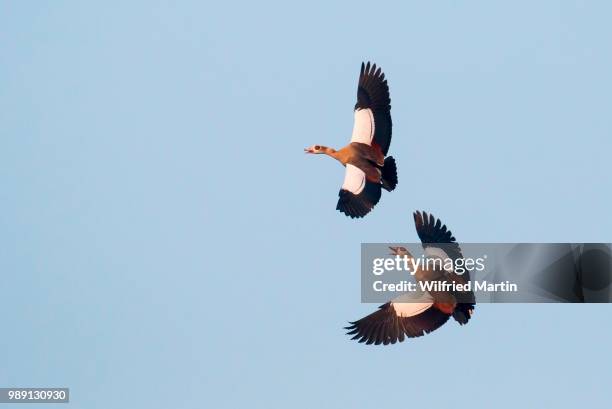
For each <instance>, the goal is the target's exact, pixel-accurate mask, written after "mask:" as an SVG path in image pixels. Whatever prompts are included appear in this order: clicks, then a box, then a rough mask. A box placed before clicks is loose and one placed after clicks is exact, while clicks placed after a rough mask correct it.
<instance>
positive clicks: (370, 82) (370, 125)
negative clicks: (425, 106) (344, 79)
mask: <svg viewBox="0 0 612 409" xmlns="http://www.w3.org/2000/svg"><path fill="white" fill-rule="evenodd" d="M391 128H392V122H391V98H390V97H389V86H388V85H387V80H386V79H385V74H383V72H382V71H381V69H380V68H377V67H376V64H373V65H370V63H368V64H367V65H366V64H361V71H360V74H359V84H358V87H357V103H356V104H355V111H354V124H353V133H352V135H351V142H350V143H349V144H348V145H346V146H345V147H344V148H342V149H340V150H335V149H332V148H328V147H326V146H322V145H313V146H311V147H309V148H306V149H304V151H305V152H306V153H314V154H326V155H328V156H331V157H332V158H334V159H336V160H338V161H339V162H340V163H342V164H343V165H344V166H345V168H346V171H345V178H344V183H343V184H342V188H341V189H340V192H339V193H338V196H339V199H338V204H337V206H336V209H337V210H339V211H341V212H342V213H344V214H346V215H347V216H349V217H351V218H355V217H363V216H365V215H366V214H368V213H369V212H370V211H371V210H372V209H373V208H374V206H375V205H376V204H377V203H378V201H379V200H380V197H381V189H385V190H387V191H389V192H391V191H392V190H394V189H395V187H396V185H397V168H396V165H395V159H393V157H391V156H388V157H387V152H388V151H389V145H390V144H391Z"/></svg>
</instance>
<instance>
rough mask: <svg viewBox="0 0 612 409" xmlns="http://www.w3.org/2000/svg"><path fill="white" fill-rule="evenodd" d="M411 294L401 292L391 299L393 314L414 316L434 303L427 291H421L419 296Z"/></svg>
mask: <svg viewBox="0 0 612 409" xmlns="http://www.w3.org/2000/svg"><path fill="white" fill-rule="evenodd" d="M414 297H415V296H414V295H413V294H409V293H406V294H402V295H400V296H399V297H396V298H394V299H393V301H391V305H393V309H394V310H395V315H397V316H398V317H414V316H415V315H419V314H421V313H423V312H425V311H427V310H428V309H429V308H430V307H431V306H432V305H433V303H434V300H433V297H432V296H431V295H430V294H429V293H427V292H426V293H422V294H421V295H420V296H419V298H414Z"/></svg>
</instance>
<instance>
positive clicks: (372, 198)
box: [336, 181, 381, 218]
mask: <svg viewBox="0 0 612 409" xmlns="http://www.w3.org/2000/svg"><path fill="white" fill-rule="evenodd" d="M380 195H381V185H380V184H379V183H372V182H369V181H366V184H365V187H364V188H363V190H362V191H361V193H359V194H358V195H356V194H354V193H352V192H349V191H348V190H345V189H340V192H339V193H338V196H339V198H338V205H337V206H336V210H339V211H341V212H342V213H344V214H346V215H347V216H350V217H351V218H355V217H363V216H365V215H366V214H368V213H369V212H370V211H371V210H372V209H373V208H374V206H375V205H376V204H377V203H378V201H379V200H380Z"/></svg>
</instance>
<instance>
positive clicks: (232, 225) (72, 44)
mask: <svg viewBox="0 0 612 409" xmlns="http://www.w3.org/2000/svg"><path fill="white" fill-rule="evenodd" d="M431 3H432V2H407V1H406V2H394V3H383V2H372V1H370V2H358V1H350V2H318V1H309V2H303V3H301V4H290V2H286V1H283V2H276V3H271V2H267V1H259V2H242V3H239V2H229V1H228V2H206V1H204V2H202V1H151V0H148V1H130V2H124V1H98V2H81V1H57V0H56V1H8V2H7V1H4V2H2V4H1V5H0V81H1V82H0V186H1V188H0V273H1V285H0V312H1V316H2V330H1V332H2V335H1V336H0V351H1V352H0V361H1V363H0V385H1V386H56V387H70V389H71V400H72V402H71V403H70V407H74V408H86V409H95V408H101V409H109V408H147V409H151V408H177V409H181V408H215V409H222V408H292V409H293V408H338V407H346V408H384V407H387V408H389V407H393V406H394V405H397V406H398V407H399V406H402V407H427V408H438V407H448V406H449V405H456V406H469V407H497V408H516V407H558V408H560V407H576V405H580V404H586V403H585V402H588V405H589V407H597V408H604V407H609V406H610V400H611V399H612V392H611V390H610V378H611V375H610V368H611V367H612V354H610V346H611V345H612V329H611V328H612V307H610V305H543V304H539V305H535V304H533V305H480V306H478V307H477V310H476V313H475V316H474V318H473V320H472V321H471V322H470V324H469V325H467V326H465V327H459V326H458V325H456V324H455V323H454V322H451V323H449V324H447V325H445V326H444V327H443V328H441V329H440V330H438V331H436V332H434V333H432V334H429V335H428V336H426V337H423V338H420V339H416V340H409V341H407V342H404V343H403V344H399V345H395V346H390V347H371V346H370V347H367V346H364V345H361V344H357V343H355V342H352V341H349V338H348V337H347V336H345V335H344V331H343V330H342V327H343V326H344V325H346V322H347V321H349V320H355V319H357V318H360V317H362V316H363V315H365V314H367V313H369V312H371V311H373V309H374V308H376V305H369V304H360V302H359V299H360V290H359V283H360V277H359V250H360V243H361V242H394V241H395V242H398V241H399V242H402V241H403V242H413V241H415V240H417V236H416V232H415V230H414V226H413V223H412V217H411V213H412V211H414V210H416V209H423V210H427V211H430V212H433V213H434V214H435V215H437V216H439V217H440V218H441V219H442V220H443V221H444V222H445V223H446V224H447V225H448V226H449V227H450V228H451V229H452V231H453V232H454V234H455V236H456V237H457V238H458V239H459V240H461V241H466V242H487V241H492V242H530V241H536V242H583V241H591V242H599V241H601V242H609V241H612V234H611V231H612V218H611V217H610V209H612V194H611V187H612V186H611V183H610V173H611V172H610V165H609V161H610V152H612V142H611V136H612V135H611V134H612V115H611V111H612V80H611V75H612V45H611V44H612V43H611V42H610V39H611V38H612V26H611V25H610V21H609V20H610V16H611V15H612V5H610V3H609V2H604V1H599V2H598V1H590V2H582V1H561V2H559V1H539V2H531V1H529V2H528V1H523V2H505V4H501V2H488V1H470V2H435V3H436V4H431ZM367 59H370V60H372V61H375V62H377V63H378V64H380V65H381V66H382V67H383V68H384V70H385V72H386V74H387V77H388V79H389V83H390V87H391V98H392V106H393V108H392V115H393V120H394V129H393V131H394V132H393V142H392V144H391V153H392V154H393V155H394V156H395V157H396V159H397V161H398V167H399V179H400V182H399V186H398V189H397V190H396V191H395V192H393V193H392V194H384V195H383V198H382V201H381V203H380V204H379V205H378V206H377V207H376V209H375V210H374V211H373V212H372V213H371V214H370V215H368V216H367V217H366V218H365V219H363V220H359V221H355V220H350V219H348V218H346V217H344V216H343V215H341V214H340V213H338V212H337V211H336V210H335V205H336V199H337V192H338V189H339V187H340V185H341V183H342V179H343V177H344V171H343V169H342V168H341V167H340V166H339V165H338V164H337V163H334V162H333V161H332V160H331V159H329V158H325V157H314V156H306V155H304V154H303V152H302V149H303V148H304V147H305V146H308V145H311V144H314V143H319V144H325V145H329V146H333V147H341V146H343V145H344V144H346V143H347V142H348V139H349V136H350V133H351V129H352V120H353V112H352V108H353V105H354V103H355V94H356V83H357V77H358V73H359V65H360V63H361V61H362V60H367ZM32 407H36V405H34V406H32ZM44 407H52V406H44ZM62 407H63V406H62Z"/></svg>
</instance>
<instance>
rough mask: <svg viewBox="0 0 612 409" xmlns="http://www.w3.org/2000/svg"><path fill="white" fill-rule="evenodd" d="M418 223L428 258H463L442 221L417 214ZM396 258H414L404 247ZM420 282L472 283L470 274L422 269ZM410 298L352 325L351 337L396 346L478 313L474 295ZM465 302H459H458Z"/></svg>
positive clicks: (398, 249)
mask: <svg viewBox="0 0 612 409" xmlns="http://www.w3.org/2000/svg"><path fill="white" fill-rule="evenodd" d="M414 222H415V225H416V230H417V233H418V235H419V238H420V240H421V243H423V249H424V251H425V255H426V256H427V257H440V258H442V259H447V258H450V259H452V260H453V265H455V264H454V262H455V260H457V259H461V258H463V255H462V254H461V249H460V248H459V245H458V244H457V242H456V241H455V238H454V237H453V235H452V233H451V232H450V230H448V229H447V228H446V225H443V224H442V223H441V222H440V220H438V219H436V218H434V216H433V215H431V214H430V215H428V214H427V213H426V212H423V213H422V214H421V212H415V213H414ZM390 249H391V250H392V254H394V255H400V256H407V257H409V258H412V257H413V256H412V255H411V254H410V252H408V250H406V249H405V248H404V247H390ZM416 279H417V280H422V281H427V280H442V281H454V282H456V283H463V284H464V283H467V282H469V280H470V275H469V272H467V271H466V272H464V273H463V274H461V275H459V274H457V273H455V272H454V271H452V270H451V271H448V270H442V271H440V270H437V271H434V270H431V271H424V270H422V269H420V270H419V271H417V272H416ZM405 297H406V294H404V295H401V296H399V297H397V298H395V299H393V300H391V301H390V302H388V303H386V304H384V305H381V306H380V307H379V309H378V311H376V312H374V313H372V314H370V315H368V316H366V317H364V318H362V319H360V320H358V321H355V322H351V323H350V324H351V325H350V326H348V327H346V329H347V330H348V332H347V335H353V337H352V339H355V340H359V342H365V343H366V344H376V345H379V344H384V345H387V344H395V343H396V342H397V341H399V342H402V341H404V338H405V337H407V338H415V337H420V336H422V335H425V334H427V333H429V332H431V331H434V330H436V329H438V328H440V327H441V326H442V325H443V324H444V323H446V321H448V319H449V318H450V317H451V316H452V317H453V318H454V319H455V320H456V321H457V322H458V323H459V324H460V325H463V324H467V322H468V321H469V320H470V317H471V316H472V312H473V311H474V306H475V299H474V293H473V292H471V291H470V292H467V291H466V292H462V293H461V294H458V293H456V292H450V291H446V292H445V291H439V292H433V291H430V292H424V294H423V296H422V297H421V298H420V299H418V300H414V299H411V302H402V300H403V301H406V300H407V298H405ZM458 299H459V300H461V301H462V302H457V300H458Z"/></svg>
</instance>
